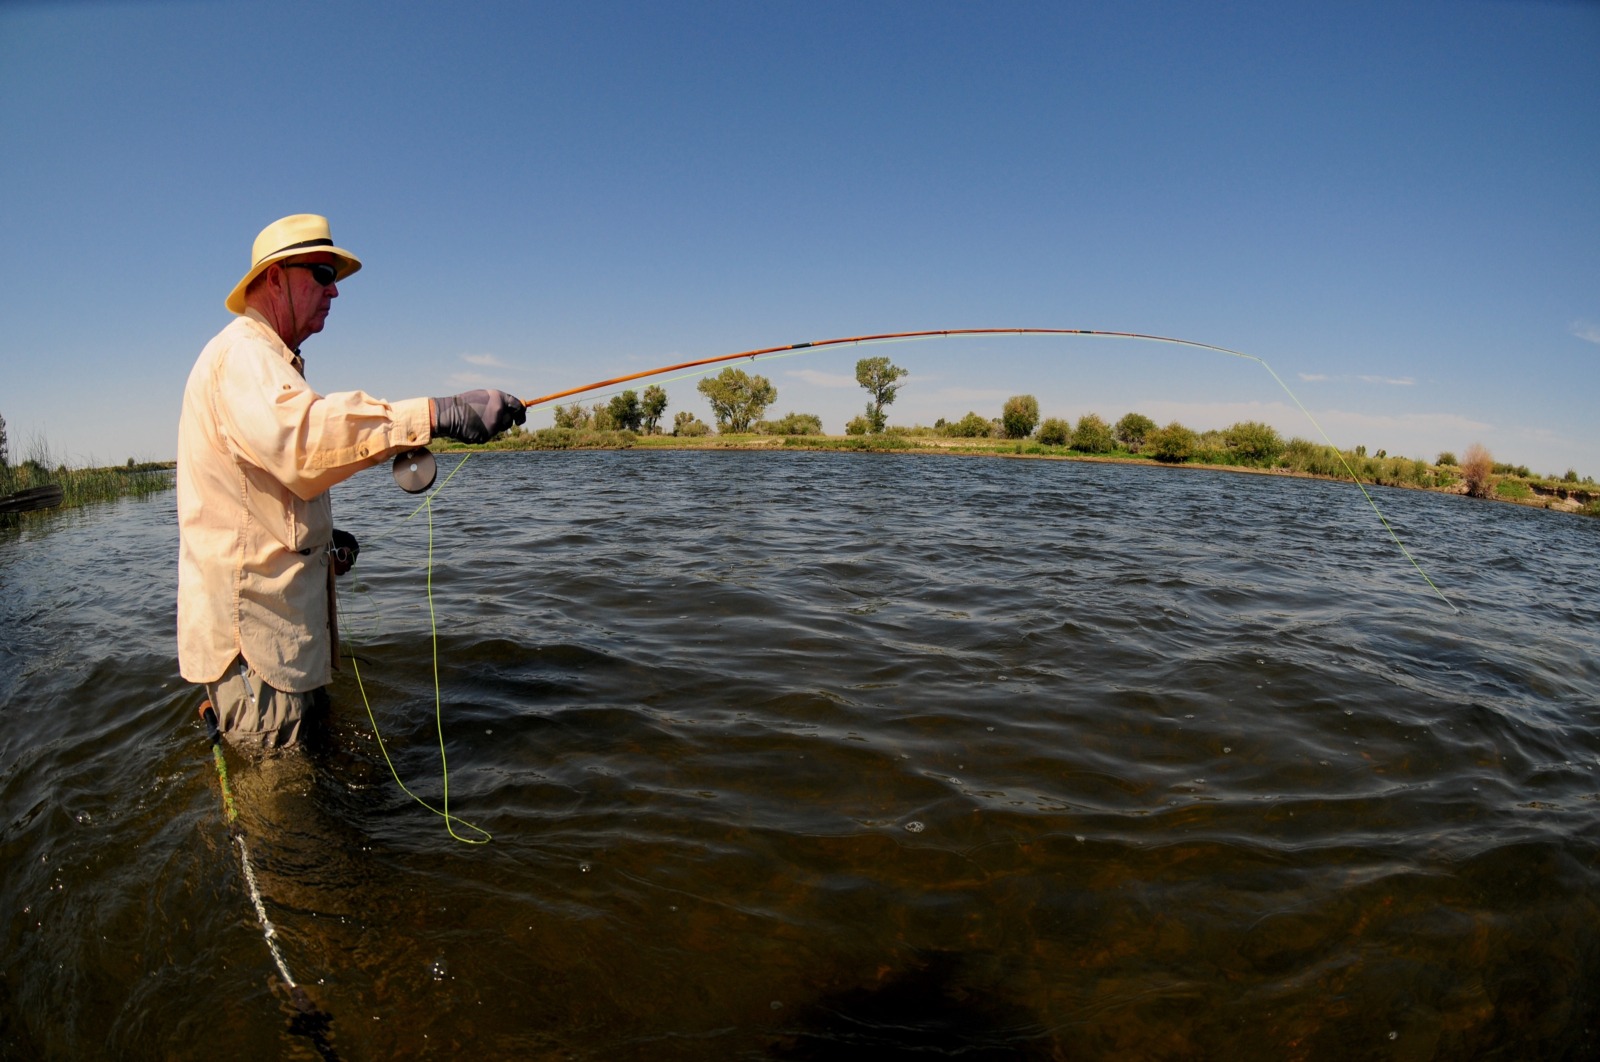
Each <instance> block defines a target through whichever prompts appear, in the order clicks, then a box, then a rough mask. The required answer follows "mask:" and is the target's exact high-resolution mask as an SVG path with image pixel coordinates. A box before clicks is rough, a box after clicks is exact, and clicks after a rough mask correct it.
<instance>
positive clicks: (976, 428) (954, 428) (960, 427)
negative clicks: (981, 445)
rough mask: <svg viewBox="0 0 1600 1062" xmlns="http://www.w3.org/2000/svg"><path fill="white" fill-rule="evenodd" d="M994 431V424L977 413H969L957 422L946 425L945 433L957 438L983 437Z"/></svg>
mask: <svg viewBox="0 0 1600 1062" xmlns="http://www.w3.org/2000/svg"><path fill="white" fill-rule="evenodd" d="M993 431H994V425H993V424H992V423H991V422H990V421H989V420H988V419H987V418H985V417H980V416H978V415H977V414H976V413H968V414H967V415H966V416H964V417H962V418H961V419H960V420H958V421H956V422H955V423H953V424H946V425H945V426H944V433H945V434H946V435H948V436H950V437H952V438H956V439H982V438H985V437H987V436H989V435H990V434H992V433H993Z"/></svg>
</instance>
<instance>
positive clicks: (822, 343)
mask: <svg viewBox="0 0 1600 1062" xmlns="http://www.w3.org/2000/svg"><path fill="white" fill-rule="evenodd" d="M941 336H1095V337H1099V338H1105V339H1136V340H1142V341H1145V342H1149V343H1171V344H1173V345H1175V346H1181V347H1193V348H1195V349H1197V350H1210V351H1215V352H1216V353H1218V354H1227V355H1229V356H1231V357H1235V358H1244V359H1246V360H1247V361H1253V362H1255V363H1256V364H1257V365H1260V366H1261V367H1262V368H1263V369H1265V370H1266V371H1267V375H1269V376H1271V377H1272V379H1273V380H1274V381H1275V382H1276V383H1277V384H1278V386H1279V387H1281V388H1283V393H1284V394H1286V395H1288V396H1289V399H1290V401H1292V402H1293V403H1294V404H1295V406H1296V407H1297V408H1298V409H1299V410H1300V412H1301V413H1304V414H1305V417H1306V419H1307V420H1309V421H1310V422H1311V424H1312V426H1313V427H1315V428H1316V429H1317V434H1318V435H1321V436H1322V440H1323V442H1325V443H1327V444H1328V446H1329V447H1330V448H1331V449H1332V450H1333V452H1334V453H1335V454H1337V455H1338V457H1339V463H1340V465H1342V466H1343V467H1344V470H1345V472H1346V474H1348V475H1349V477H1350V482H1352V483H1354V484H1355V485H1356V489H1357V490H1359V491H1361V496H1362V497H1363V498H1365V499H1367V504H1368V505H1369V506H1371V507H1372V511H1373V512H1374V513H1375V514H1377V517H1378V521H1379V522H1380V523H1381V524H1383V527H1384V530H1386V531H1388V532H1389V537H1390V538H1391V539H1392V540H1393V541H1394V544H1395V545H1396V546H1398V547H1399V549H1400V552H1401V553H1402V554H1403V555H1404V556H1405V558H1406V560H1408V561H1410V562H1411V566H1412V567H1413V568H1415V569H1416V570H1417V574H1418V575H1420V576H1422V581H1423V582H1425V583H1427V584H1428V587H1429V589H1431V590H1432V591H1433V592H1434V594H1435V595H1437V596H1438V598H1439V600H1440V601H1443V602H1444V603H1445V605H1446V606H1448V607H1449V609H1450V611H1451V612H1454V613H1457V614H1459V613H1460V612H1461V610H1460V609H1459V608H1457V607H1456V606H1455V603H1454V602H1453V601H1451V600H1450V599H1449V598H1448V597H1445V595H1444V591H1442V590H1440V589H1439V587H1438V586H1437V584H1435V583H1434V581H1433V580H1432V579H1431V578H1429V576H1428V573H1427V572H1426V571H1424V570H1423V568H1422V565H1421V564H1420V563H1418V562H1417V559H1416V558H1415V557H1413V556H1412V555H1411V551H1410V550H1408V549H1406V546H1405V543H1404V542H1402V541H1400V536H1399V534H1398V533H1397V532H1396V531H1395V529H1394V527H1393V526H1392V525H1391V524H1390V523H1389V520H1388V518H1387V517H1385V516H1384V515H1383V510H1381V509H1379V508H1378V503H1377V501H1376V500H1374V498H1373V497H1372V493H1371V492H1370V491H1368V490H1367V488H1366V486H1365V484H1363V483H1362V482H1361V480H1360V478H1359V477H1357V476H1356V474H1355V470H1354V469H1352V468H1351V467H1350V463H1349V462H1348V461H1346V460H1345V457H1344V453H1343V451H1341V450H1340V449H1339V448H1338V447H1337V446H1335V445H1334V442H1333V440H1332V439H1330V438H1328V433H1327V432H1325V431H1323V430H1322V425H1321V424H1319V423H1318V422H1317V418H1316V417H1313V416H1312V415H1311V411H1310V410H1308V409H1307V408H1306V407H1305V405H1304V403H1302V402H1301V401H1300V399H1299V397H1298V396H1297V395H1296V394H1295V393H1294V392H1293V391H1291V390H1290V389H1289V385H1288V384H1286V383H1284V382H1283V378H1282V377H1280V376H1279V375H1278V374H1277V373H1276V372H1274V371H1273V369H1272V366H1270V365H1268V364H1267V363H1266V362H1265V361H1264V360H1262V359H1261V358H1258V357H1256V356H1255V355H1254V354H1246V353H1244V352H1243V351H1238V350H1230V349H1229V348H1227V347H1219V346H1216V345H1215V344H1212V343H1200V342H1196V341H1195V340H1192V339H1178V338H1176V337H1173V336H1158V335H1151V334H1149V333H1145V332H1113V331H1106V330H1103V329H1097V328H941V329H932V330H927V331H920V332H879V333H875V334H872V335H860V336H844V337H841V338H839V339H816V340H809V341H807V342H804V343H787V344H784V345H782V346H776V347H759V348H757V349H755V350H741V351H739V352H738V353H735V354H719V355H717V356H716V357H712V358H697V359H695V360H693V361H683V362H678V363H677V364H675V365H663V366H661V367H660V368H655V369H646V370H644V371H643V372H635V373H628V374H627V375H624V376H614V377H612V378H611V379H609V380H600V381H598V382H596V383H592V384H585V385H583V386H582V387H571V388H568V389H567V390H565V391H557V392H555V393H553V394H548V395H542V396H541V397H539V398H526V399H523V400H522V404H523V405H525V406H527V407H528V408H530V409H531V408H533V407H535V406H542V405H545V404H547V403H550V402H554V401H556V400H558V399H562V398H568V397H570V396H572V395H581V394H585V393H587V392H589V391H598V390H599V389H600V388H602V387H611V386H613V385H615V384H621V383H627V382H628V381H630V380H640V379H644V378H645V377H648V376H660V375H662V374H663V373H669V372H677V371H679V370H682V369H693V368H698V367H700V366H703V365H716V364H719V363H721V362H727V361H738V360H741V359H749V360H751V361H755V360H757V359H759V358H763V357H781V356H783V355H785V354H794V353H798V352H799V351H802V350H819V349H821V348H823V347H838V346H848V345H855V344H866V343H883V342H889V341H892V340H919V339H936V338H939V337H941ZM447 482H448V481H447ZM441 486H442V485H441ZM435 493H437V491H436V492H435Z"/></svg>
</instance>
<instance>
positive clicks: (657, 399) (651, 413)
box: [639, 384, 667, 435]
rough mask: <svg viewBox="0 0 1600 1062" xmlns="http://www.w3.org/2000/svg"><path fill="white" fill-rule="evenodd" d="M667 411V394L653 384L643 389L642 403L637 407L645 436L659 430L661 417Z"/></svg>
mask: <svg viewBox="0 0 1600 1062" xmlns="http://www.w3.org/2000/svg"><path fill="white" fill-rule="evenodd" d="M666 411H667V392H666V391H664V390H663V389H662V388H660V387H658V386H657V385H655V384H651V385H650V386H649V387H646V388H645V389H644V401H643V402H642V403H641V404H640V406H639V413H640V416H641V417H642V418H643V421H644V430H645V434H647V435H654V434H656V432H658V431H660V430H661V415H662V414H663V413H665V412H666Z"/></svg>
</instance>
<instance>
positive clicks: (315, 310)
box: [283, 251, 339, 336]
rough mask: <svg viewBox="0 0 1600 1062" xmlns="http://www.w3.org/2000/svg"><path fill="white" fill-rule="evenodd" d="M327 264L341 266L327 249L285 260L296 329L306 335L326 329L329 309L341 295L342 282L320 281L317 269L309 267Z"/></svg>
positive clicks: (284, 264)
mask: <svg viewBox="0 0 1600 1062" xmlns="http://www.w3.org/2000/svg"><path fill="white" fill-rule="evenodd" d="M317 264H325V265H329V266H337V265H338V262H337V261H336V260H335V259H334V257H333V255H331V254H329V253H328V252H327V251H316V252H314V253H312V254H304V255H298V256H296V257H295V258H293V259H290V260H289V261H287V262H284V263H283V275H284V277H285V278H286V280H287V282H288V284H289V296H290V298H291V299H292V300H293V301H292V303H291V305H292V306H293V307H294V316H295V321H294V323H295V325H296V331H299V332H303V333H304V334H305V335H308V336H310V335H315V334H316V333H318V332H320V331H322V326H323V324H324V322H326V321H327V319H328V309H329V308H330V306H331V305H332V303H333V300H334V299H337V298H338V297H339V285H338V284H335V283H333V282H331V281H330V282H329V283H328V284H327V285H326V286H324V285H322V284H319V283H317V272H318V271H317V270H314V269H307V268H305V267H306V266H310V265H317Z"/></svg>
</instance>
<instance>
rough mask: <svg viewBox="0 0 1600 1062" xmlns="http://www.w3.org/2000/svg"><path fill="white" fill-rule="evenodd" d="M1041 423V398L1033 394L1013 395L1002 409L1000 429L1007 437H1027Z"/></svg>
mask: <svg viewBox="0 0 1600 1062" xmlns="http://www.w3.org/2000/svg"><path fill="white" fill-rule="evenodd" d="M1038 424H1039V400H1038V399H1037V398H1035V397H1033V396H1032V395H1012V396H1011V397H1010V398H1008V399H1006V404H1005V405H1004V406H1002V407H1001V409H1000V429H1001V430H1002V431H1003V432H1004V433H1005V437H1006V438H1007V439H1026V438H1027V437H1028V436H1030V435H1032V434H1033V429H1034V428H1035V427H1037V426H1038Z"/></svg>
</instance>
